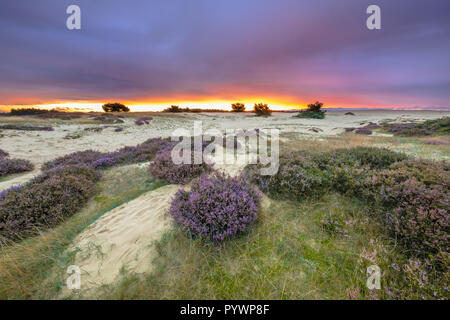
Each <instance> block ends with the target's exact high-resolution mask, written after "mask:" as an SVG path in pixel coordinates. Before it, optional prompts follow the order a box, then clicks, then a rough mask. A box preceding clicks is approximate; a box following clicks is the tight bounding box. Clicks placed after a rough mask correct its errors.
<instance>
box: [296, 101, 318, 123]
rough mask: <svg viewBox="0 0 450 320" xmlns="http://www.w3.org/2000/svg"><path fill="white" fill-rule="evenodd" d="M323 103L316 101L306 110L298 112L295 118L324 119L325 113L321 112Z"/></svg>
mask: <svg viewBox="0 0 450 320" xmlns="http://www.w3.org/2000/svg"><path fill="white" fill-rule="evenodd" d="M322 107H323V103H322V102H319V101H316V102H315V103H311V104H308V109H306V110H302V111H299V113H298V114H297V115H295V116H294V117H296V118H310V119H325V112H326V111H323V110H322Z"/></svg>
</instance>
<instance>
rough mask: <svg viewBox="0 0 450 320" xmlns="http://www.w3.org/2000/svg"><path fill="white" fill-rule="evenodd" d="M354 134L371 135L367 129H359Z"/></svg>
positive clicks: (370, 131)
mask: <svg viewBox="0 0 450 320" xmlns="http://www.w3.org/2000/svg"><path fill="white" fill-rule="evenodd" d="M355 133H356V134H365V135H371V134H372V130H370V129H368V128H359V129H356V130H355Z"/></svg>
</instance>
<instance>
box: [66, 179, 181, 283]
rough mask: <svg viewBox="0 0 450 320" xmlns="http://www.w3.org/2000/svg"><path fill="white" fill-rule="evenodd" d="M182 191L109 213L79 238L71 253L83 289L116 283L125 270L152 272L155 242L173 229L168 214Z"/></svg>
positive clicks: (156, 194)
mask: <svg viewBox="0 0 450 320" xmlns="http://www.w3.org/2000/svg"><path fill="white" fill-rule="evenodd" d="M178 189H179V186H177V185H168V186H164V187H161V188H158V189H156V190H153V191H149V192H147V193H145V194H144V195H142V196H140V197H138V198H137V199H134V200H132V201H130V202H128V203H126V204H123V205H121V206H120V207H117V208H115V209H113V210H111V211H109V212H107V213H106V214H104V215H103V216H102V217H101V218H99V219H98V220H97V221H96V222H95V223H93V224H92V225H91V226H90V227H89V228H87V229H86V230H85V231H84V232H82V233H81V234H79V235H78V236H77V237H76V239H75V240H74V243H73V245H72V247H71V249H70V250H77V251H78V253H77V254H76V258H75V262H74V263H73V264H74V265H77V266H79V267H80V269H81V272H82V273H81V281H82V288H83V289H89V288H92V287H96V286H99V285H101V284H107V283H111V282H113V281H114V279H115V278H116V277H117V276H118V275H119V272H120V270H121V268H122V267H124V268H126V270H128V271H132V272H137V273H142V272H145V271H150V268H151V266H152V263H151V262H152V257H153V255H154V254H155V251H154V250H155V249H154V248H153V247H152V242H153V241H155V240H159V239H160V238H161V236H162V235H163V234H164V232H166V231H167V230H168V229H169V227H170V218H169V217H168V216H167V215H166V213H167V209H168V208H169V205H170V199H171V198H172V196H173V195H174V194H175V192H176V191H177V190H178Z"/></svg>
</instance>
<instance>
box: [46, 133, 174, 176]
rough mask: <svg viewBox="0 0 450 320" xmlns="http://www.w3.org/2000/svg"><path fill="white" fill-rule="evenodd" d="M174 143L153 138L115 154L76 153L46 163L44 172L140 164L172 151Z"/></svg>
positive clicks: (87, 151) (97, 152)
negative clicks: (159, 154)
mask: <svg viewBox="0 0 450 320" xmlns="http://www.w3.org/2000/svg"><path fill="white" fill-rule="evenodd" d="M173 145H174V143H173V142H171V141H170V140H168V139H161V138H152V139H148V140H146V141H145V142H143V143H141V144H138V145H137V146H133V147H131V146H127V147H123V148H121V149H118V150H117V151H113V152H99V151H94V150H86V151H79V152H74V153H71V154H68V155H65V156H62V157H59V158H57V159H55V160H52V161H49V162H46V163H44V165H43V167H42V168H43V170H48V169H51V168H54V167H58V166H62V165H74V166H88V167H93V168H95V169H104V168H108V167H112V166H116V165H124V164H132V163H139V162H144V161H149V160H151V159H152V158H153V157H154V156H155V155H156V154H157V153H158V152H161V151H165V150H171V149H172V147H173Z"/></svg>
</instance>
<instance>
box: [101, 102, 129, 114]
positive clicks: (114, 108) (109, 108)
mask: <svg viewBox="0 0 450 320" xmlns="http://www.w3.org/2000/svg"><path fill="white" fill-rule="evenodd" d="M102 109H103V111H105V112H129V111H130V108H128V107H127V106H125V105H123V104H121V103H118V102H115V103H105V104H104V105H103V106H102Z"/></svg>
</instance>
